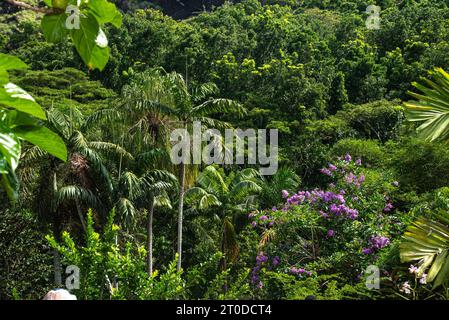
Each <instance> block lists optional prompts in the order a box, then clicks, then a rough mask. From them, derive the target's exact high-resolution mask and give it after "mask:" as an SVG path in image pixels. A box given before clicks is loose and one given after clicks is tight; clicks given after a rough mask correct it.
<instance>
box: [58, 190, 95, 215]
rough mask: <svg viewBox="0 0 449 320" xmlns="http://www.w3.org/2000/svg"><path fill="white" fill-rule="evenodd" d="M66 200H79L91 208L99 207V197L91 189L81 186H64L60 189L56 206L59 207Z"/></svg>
mask: <svg viewBox="0 0 449 320" xmlns="http://www.w3.org/2000/svg"><path fill="white" fill-rule="evenodd" d="M66 201H78V202H81V203H84V204H85V205H86V206H89V207H90V208H94V207H97V206H98V204H99V203H100V202H99V199H98V198H97V196H95V195H94V194H93V192H92V191H90V190H89V189H86V188H83V187H80V186H74V185H71V186H64V187H61V188H59V189H58V191H57V192H56V194H55V197H54V204H53V205H54V208H55V209H57V208H58V207H59V206H60V205H61V204H62V203H64V202H66Z"/></svg>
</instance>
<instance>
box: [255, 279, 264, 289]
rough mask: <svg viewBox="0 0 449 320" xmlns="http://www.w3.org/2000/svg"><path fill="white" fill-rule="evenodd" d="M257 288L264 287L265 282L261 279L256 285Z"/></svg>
mask: <svg viewBox="0 0 449 320" xmlns="http://www.w3.org/2000/svg"><path fill="white" fill-rule="evenodd" d="M256 288H257V289H262V288H263V282H262V281H259V283H258V284H257V285H256Z"/></svg>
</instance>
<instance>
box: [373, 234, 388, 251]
mask: <svg viewBox="0 0 449 320" xmlns="http://www.w3.org/2000/svg"><path fill="white" fill-rule="evenodd" d="M371 243H372V245H373V248H375V249H378V250H379V249H382V248H383V247H386V246H387V245H388V244H389V243H390V239H388V238H387V237H382V236H375V237H373V238H372V239H371Z"/></svg>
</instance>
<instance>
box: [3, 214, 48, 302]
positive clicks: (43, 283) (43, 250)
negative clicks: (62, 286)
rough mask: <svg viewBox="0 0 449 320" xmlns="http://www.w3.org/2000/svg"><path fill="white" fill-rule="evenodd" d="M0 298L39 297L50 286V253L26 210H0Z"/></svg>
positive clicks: (37, 227)
mask: <svg viewBox="0 0 449 320" xmlns="http://www.w3.org/2000/svg"><path fill="white" fill-rule="evenodd" d="M0 252H1V254H0V299H13V298H17V297H20V298H21V299H41V298H42V297H43V296H44V295H45V293H46V292H47V291H48V289H50V283H51V280H52V267H51V266H52V253H51V250H50V247H49V246H48V244H47V243H46V241H45V240H44V237H43V232H42V231H40V228H39V224H38V223H37V221H36V218H35V217H34V216H33V215H32V214H31V213H30V212H29V211H19V212H17V211H13V210H5V211H0Z"/></svg>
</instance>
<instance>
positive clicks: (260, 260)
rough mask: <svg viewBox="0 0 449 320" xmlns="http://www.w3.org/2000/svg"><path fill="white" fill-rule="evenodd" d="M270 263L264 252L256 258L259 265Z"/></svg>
mask: <svg viewBox="0 0 449 320" xmlns="http://www.w3.org/2000/svg"><path fill="white" fill-rule="evenodd" d="M267 261H268V257H267V256H266V255H264V254H263V252H261V253H259V254H258V255H257V257H256V262H257V263H258V264H261V263H265V262H267Z"/></svg>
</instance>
